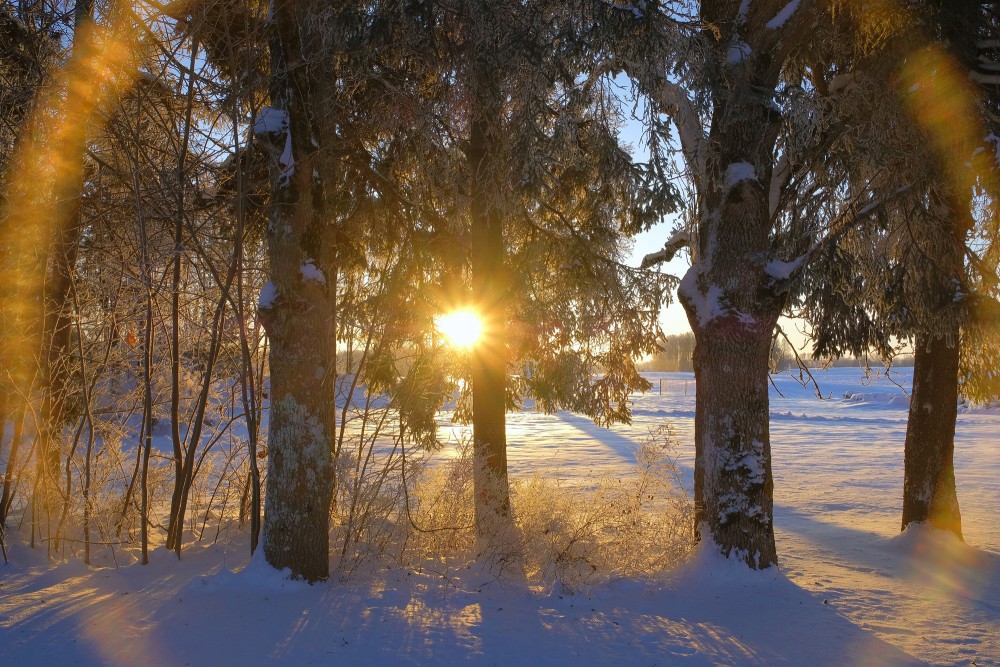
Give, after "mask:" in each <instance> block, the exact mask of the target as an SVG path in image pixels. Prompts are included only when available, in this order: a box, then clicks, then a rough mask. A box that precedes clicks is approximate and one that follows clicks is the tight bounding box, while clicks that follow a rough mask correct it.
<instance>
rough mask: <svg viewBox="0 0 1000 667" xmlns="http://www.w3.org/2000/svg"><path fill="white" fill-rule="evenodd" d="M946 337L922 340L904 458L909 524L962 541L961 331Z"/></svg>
mask: <svg viewBox="0 0 1000 667" xmlns="http://www.w3.org/2000/svg"><path fill="white" fill-rule="evenodd" d="M950 333H951V336H950V340H949V339H948V338H949V337H946V336H918V337H917V340H916V350H915V351H914V358H913V391H912V394H911V396H910V416H909V419H908V421H907V423H906V441H905V445H904V453H903V521H902V529H903V530H906V527H907V526H909V525H910V524H911V523H927V524H929V525H931V526H933V527H935V528H942V529H944V530H948V531H951V532H952V533H954V534H955V535H957V536H958V537H959V539H961V538H962V515H961V512H960V511H959V506H958V493H957V492H956V489H955V464H954V460H953V459H954V453H955V422H956V420H957V419H958V356H959V347H958V327H957V326H955V327H954V328H953V331H952V332H950Z"/></svg>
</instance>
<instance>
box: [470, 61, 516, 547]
mask: <svg viewBox="0 0 1000 667" xmlns="http://www.w3.org/2000/svg"><path fill="white" fill-rule="evenodd" d="M487 76H488V75H487ZM477 107H478V108H477V109H476V110H475V113H477V114H478V117H477V118H476V120H474V121H473V123H472V128H471V136H470V148H469V155H468V158H469V163H470V166H471V170H472V211H471V214H472V229H471V243H472V256H471V260H472V261H471V265H472V298H473V302H474V303H475V305H476V308H477V309H478V311H479V316H480V318H481V319H482V324H483V334H482V338H481V339H480V340H479V342H478V343H477V345H476V347H475V350H474V352H473V355H472V434H473V436H472V437H473V456H474V465H475V474H474V486H475V497H476V500H475V515H476V531H477V537H478V538H479V540H480V543H481V544H482V545H484V546H485V545H486V543H489V542H491V541H493V540H495V539H496V538H498V537H501V536H502V534H503V533H504V532H506V529H507V528H509V524H510V523H511V514H510V488H509V483H508V479H507V423H506V417H507V413H506V407H507V384H506V383H507V331H506V327H507V312H506V311H507V308H506V303H507V290H508V283H507V281H506V280H505V268H504V254H505V253H504V235H503V217H502V212H501V210H500V208H499V206H498V198H499V196H500V195H499V192H500V189H499V184H498V183H497V181H496V179H497V169H498V166H497V165H496V164H495V160H494V158H493V156H494V154H495V151H494V150H491V148H492V144H493V143H494V142H495V136H493V133H494V132H495V129H494V128H492V127H491V123H490V122H489V121H488V120H487V119H488V118H495V117H497V116H498V114H494V113H492V112H494V111H495V109H496V107H495V106H493V105H490V104H478V105H477Z"/></svg>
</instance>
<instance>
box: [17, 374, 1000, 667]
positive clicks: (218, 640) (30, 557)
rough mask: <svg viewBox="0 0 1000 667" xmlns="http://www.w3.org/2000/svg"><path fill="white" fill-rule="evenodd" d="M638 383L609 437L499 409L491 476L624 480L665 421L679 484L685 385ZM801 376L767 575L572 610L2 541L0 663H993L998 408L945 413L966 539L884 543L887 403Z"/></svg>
mask: <svg viewBox="0 0 1000 667" xmlns="http://www.w3.org/2000/svg"><path fill="white" fill-rule="evenodd" d="M649 377H650V379H651V380H652V381H653V383H654V388H653V391H652V392H648V393H646V394H645V395H637V396H635V397H634V404H633V408H634V415H635V419H634V422H633V424H632V425H629V426H617V427H615V428H614V429H612V430H604V429H599V428H597V427H595V426H594V425H593V423H592V422H590V421H589V420H587V419H586V418H584V417H580V416H577V415H571V414H565V413H562V414H559V415H553V416H544V415H538V414H535V413H532V412H530V411H525V412H522V413H518V414H514V415H511V416H510V418H509V436H508V438H509V460H510V466H511V474H512V475H514V476H527V475H529V474H533V473H536V472H540V473H542V474H546V475H552V476H557V477H559V478H561V479H563V480H564V484H565V485H567V486H574V485H575V486H588V485H592V484H593V482H594V480H595V479H596V478H597V477H601V476H604V477H607V476H615V475H626V474H628V471H629V470H631V469H632V466H633V465H634V459H633V457H632V450H633V448H634V447H635V443H636V442H637V441H638V440H639V439H641V438H642V437H644V436H645V435H646V434H647V433H648V432H649V430H650V429H651V428H655V427H656V426H658V425H660V424H662V423H663V422H664V421H665V420H670V421H671V422H672V423H673V425H674V426H675V428H676V430H677V434H678V437H679V441H680V443H681V448H680V451H679V452H678V463H679V465H680V467H681V469H682V471H683V472H684V476H683V478H684V480H685V483H687V484H690V481H691V477H690V475H691V464H692V460H693V451H692V444H691V434H692V430H693V416H694V383H693V380H692V379H691V376H690V375H686V374H670V373H667V374H652V375H650V376H649ZM817 379H818V380H819V382H820V387H821V390H822V392H823V395H824V396H828V397H829V398H827V399H825V400H819V399H817V398H815V396H813V395H812V393H811V389H810V388H807V387H803V386H801V385H799V384H798V383H797V382H796V380H795V379H794V378H792V377H791V376H787V375H785V376H781V377H778V378H776V379H775V388H774V389H772V403H771V411H772V413H771V417H772V421H771V439H772V447H773V454H774V476H775V522H776V528H777V539H778V550H779V557H780V559H781V567H780V571H775V570H774V569H772V570H770V571H767V572H764V573H751V572H748V571H746V570H745V568H743V567H742V566H738V565H734V564H731V563H729V562H726V561H721V560H719V559H717V558H715V557H713V556H711V555H710V554H707V553H704V552H699V553H698V554H697V555H696V556H695V558H694V559H693V560H692V561H691V562H689V563H687V564H685V565H683V566H682V567H681V568H680V569H678V570H676V571H674V572H671V573H668V574H666V575H664V576H663V577H662V578H661V579H660V580H659V581H656V582H654V583H648V582H647V583H638V582H630V581H618V582H615V583H612V584H607V585H603V586H599V587H596V588H595V589H593V590H592V591H590V594H589V595H582V594H578V595H566V594H562V595H560V594H559V593H556V592H552V593H548V594H538V593H531V592H528V591H526V590H524V589H522V588H518V587H516V586H512V585H507V586H504V585H501V584H499V583H497V582H496V581H495V580H493V579H492V578H490V577H489V576H488V575H483V574H481V573H478V572H476V571H472V570H470V571H466V572H463V573H457V574H456V575H455V576H450V577H449V578H447V579H444V578H442V577H439V576H434V575H432V574H427V573H424V574H418V573H415V572H411V571H408V570H401V571H392V572H389V573H385V574H383V575H381V576H379V577H378V578H377V579H375V580H367V579H366V580H364V581H360V580H355V581H354V582H352V583H349V584H346V585H343V584H339V583H329V584H322V585H316V586H308V585H306V584H302V583H300V582H291V581H287V580H285V579H283V578H282V577H281V575H280V574H279V573H275V572H273V571H271V570H270V569H269V568H267V567H266V566H265V565H264V564H263V563H262V562H260V561H259V559H256V558H255V559H254V561H253V562H250V563H249V564H248V563H247V556H246V542H245V538H244V537H243V536H242V535H239V534H236V533H233V534H229V533H223V535H222V536H221V539H220V540H219V542H218V543H216V544H214V545H208V546H203V545H198V544H196V545H192V546H191V547H189V548H188V550H187V551H186V552H185V556H184V559H183V560H181V561H177V560H176V559H175V558H174V557H173V556H172V555H170V554H167V553H165V552H163V551H162V550H159V551H156V552H154V553H153V554H152V564H151V565H150V566H148V567H141V566H135V565H132V566H128V567H122V568H119V569H113V568H101V569H97V568H95V569H88V568H86V567H84V566H83V565H82V564H80V563H66V564H61V565H51V564H48V563H46V562H45V557H44V554H43V553H42V552H40V551H32V550H30V549H29V548H27V547H26V546H25V545H24V544H23V543H21V542H20V541H18V540H19V538H18V537H17V536H10V535H9V536H8V537H12V538H13V541H14V543H13V544H10V543H9V544H8V551H9V556H10V558H11V564H10V565H7V566H6V567H4V566H2V565H0V659H2V661H0V664H3V665H8V664H10V665H50V664H53V665H55V664H79V665H104V664H107V665H138V664H142V665H154V666H160V665H162V666H164V667H165V666H168V665H237V664H242V665H254V664H282V665H306V664H339V665H382V664H384V665H395V664H426V665H439V664H458V663H463V664H465V663H471V664H497V665H508V664H509V665H522V664H524V665H528V664H531V665H565V664H572V665H576V666H579V667H583V666H586V665H610V664H616V665H617V664H621V665H653V664H658V665H665V664H685V665H701V664H761V665H771V664H788V665H865V664H872V665H883V664H892V665H896V664H899V665H910V664H925V663H930V664H942V665H973V664H974V665H1000V524H998V522H997V519H996V516H997V508H998V507H1000V411H997V410H990V409H983V408H972V409H968V410H963V411H962V413H961V414H960V416H959V424H958V434H957V437H956V454H955V461H956V469H957V478H958V484H959V500H960V502H961V504H962V514H963V520H964V530H965V538H966V543H965V544H963V543H960V542H958V541H957V540H954V539H951V538H948V537H947V536H944V535H940V534H936V533H934V532H933V531H927V530H917V531H909V532H908V533H907V534H905V535H902V536H899V535H898V524H899V516H900V511H901V495H902V493H901V487H902V442H903V434H904V432H905V428H906V407H907V401H906V396H905V394H904V392H903V391H902V389H901V388H899V387H898V386H896V384H894V383H893V382H890V381H887V380H886V379H885V378H881V379H879V380H878V381H874V382H867V381H865V380H864V379H863V378H862V376H861V374H860V372H859V371H858V370H856V369H840V370H834V371H828V372H820V373H817ZM661 380H662V393H661V382H660V381H661ZM895 382H896V383H898V384H900V385H903V386H906V385H907V384H908V378H907V375H906V374H905V373H903V374H901V375H899V376H895ZM779 390H780V392H781V393H782V394H784V397H782V396H779V395H778V393H777V391H779ZM456 431H458V429H456ZM459 437H460V434H459V433H457V432H456V434H455V439H456V440H457V439H458V438H459ZM442 455H443V456H447V455H448V452H447V451H446V452H444V453H443V454H442Z"/></svg>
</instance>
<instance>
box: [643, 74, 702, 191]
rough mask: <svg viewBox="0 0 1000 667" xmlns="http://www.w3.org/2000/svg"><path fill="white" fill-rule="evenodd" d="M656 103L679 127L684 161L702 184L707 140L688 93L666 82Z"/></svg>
mask: <svg viewBox="0 0 1000 667" xmlns="http://www.w3.org/2000/svg"><path fill="white" fill-rule="evenodd" d="M656 98H657V99H656V101H657V103H658V104H659V105H660V110H661V111H663V112H664V113H666V114H668V115H669V116H670V117H671V118H672V119H673V121H674V125H676V126H677V134H678V135H679V136H680V138H681V150H682V151H684V159H685V160H686V161H687V163H688V169H690V170H691V171H692V172H693V173H694V176H695V182H696V183H699V184H700V183H702V182H703V180H704V175H705V161H706V146H705V144H706V142H707V140H706V138H705V133H704V131H703V129H702V127H701V122H700V121H699V119H698V113H697V112H696V111H695V109H694V105H693V104H691V100H690V98H689V97H688V95H687V92H686V91H685V90H684V89H683V88H682V87H680V86H679V85H677V84H676V83H673V82H671V81H664V82H662V83H661V84H660V86H659V88H658V89H657V91H656Z"/></svg>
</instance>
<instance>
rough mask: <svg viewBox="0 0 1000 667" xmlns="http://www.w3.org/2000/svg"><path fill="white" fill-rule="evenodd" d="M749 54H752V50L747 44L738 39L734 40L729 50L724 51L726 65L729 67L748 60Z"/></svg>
mask: <svg viewBox="0 0 1000 667" xmlns="http://www.w3.org/2000/svg"><path fill="white" fill-rule="evenodd" d="M751 53H753V50H752V49H751V48H750V45H749V44H747V43H746V42H744V41H743V40H742V39H740V38H738V37H737V38H734V39H733V41H732V43H731V44H730V45H729V48H728V49H726V65H727V66H729V67H732V66H734V65H739V64H740V63H741V62H743V61H744V60H746V59H747V58H749V57H750V54H751Z"/></svg>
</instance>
